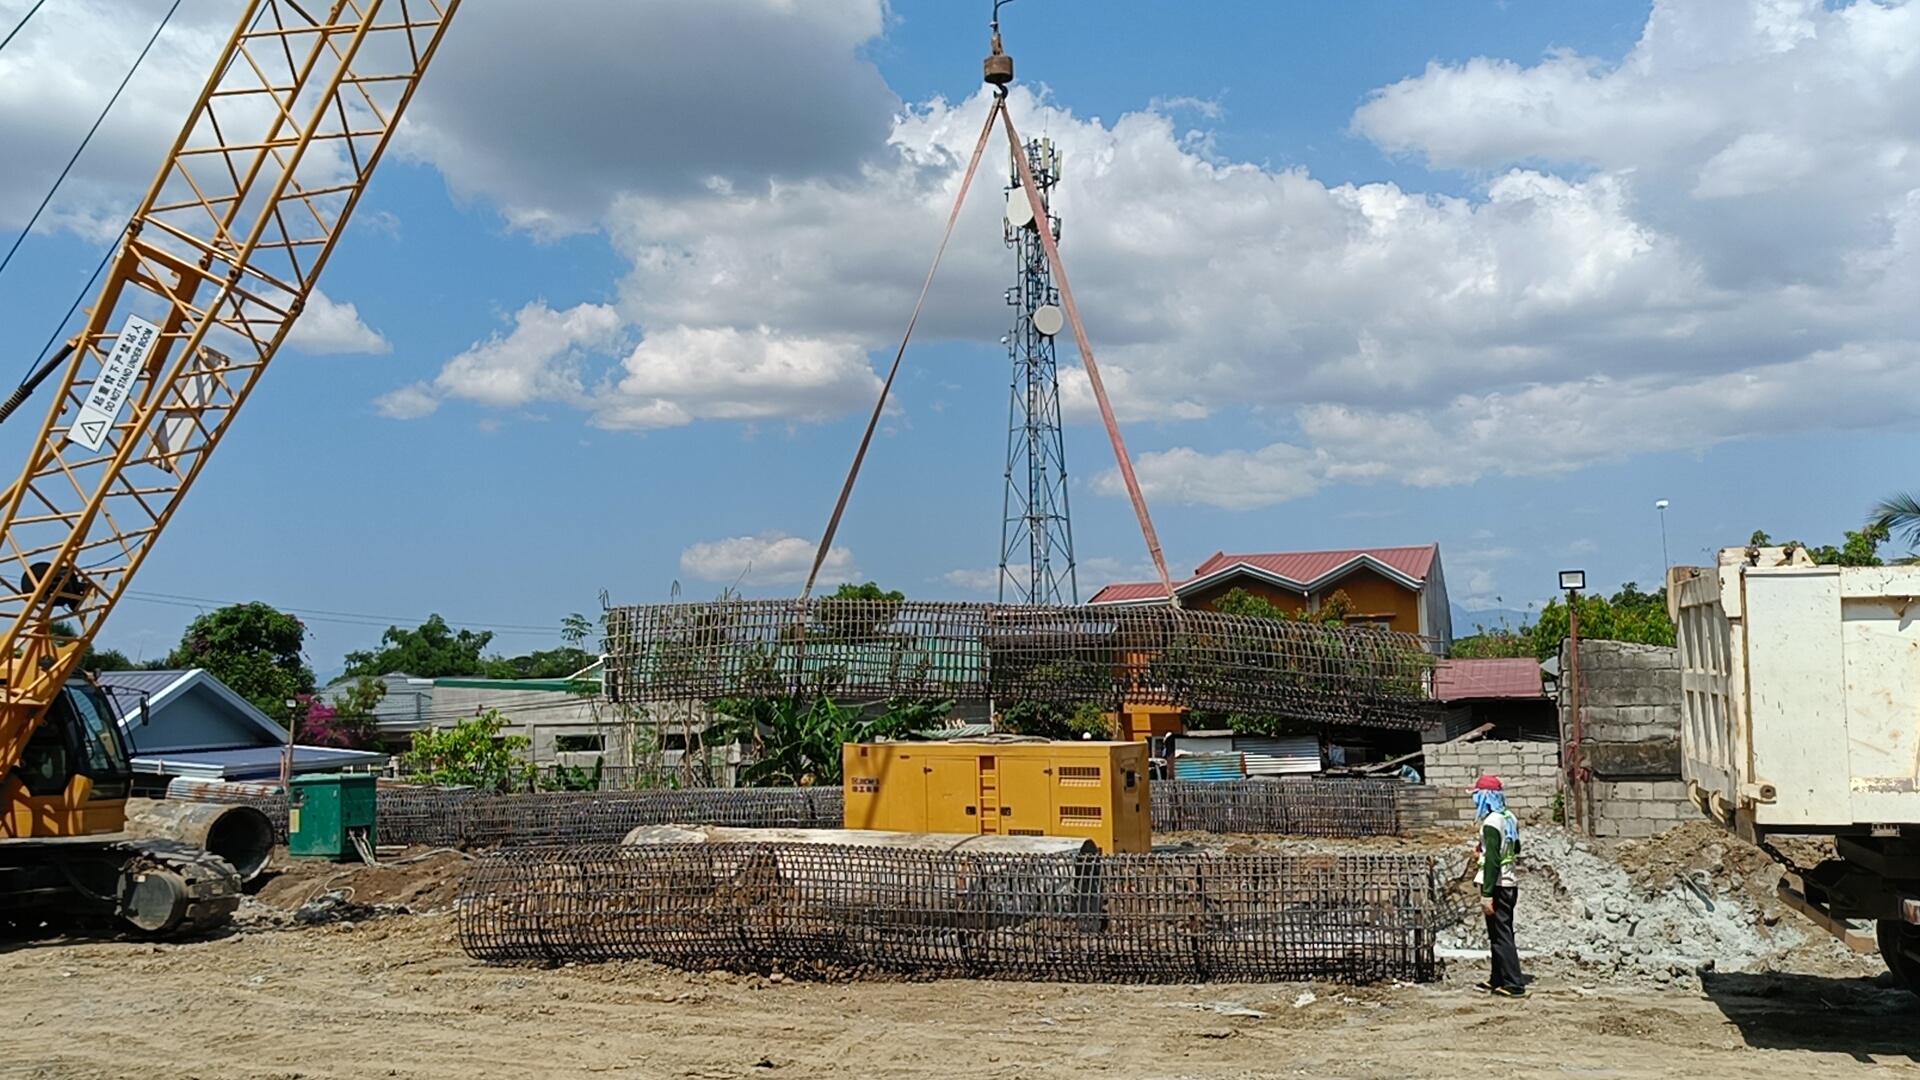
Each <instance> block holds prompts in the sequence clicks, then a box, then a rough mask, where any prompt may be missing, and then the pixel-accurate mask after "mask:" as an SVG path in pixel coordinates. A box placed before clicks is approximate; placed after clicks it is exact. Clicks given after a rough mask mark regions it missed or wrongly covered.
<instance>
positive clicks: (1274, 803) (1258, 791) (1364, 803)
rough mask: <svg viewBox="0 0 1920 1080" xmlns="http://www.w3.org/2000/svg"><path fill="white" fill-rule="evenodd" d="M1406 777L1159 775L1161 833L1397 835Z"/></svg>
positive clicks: (1157, 824)
mask: <svg viewBox="0 0 1920 1080" xmlns="http://www.w3.org/2000/svg"><path fill="white" fill-rule="evenodd" d="M1402 786H1403V785H1402V783H1401V781H1398V780H1372V779H1357V778H1356V779H1337V780H1308V779H1283V780H1244V781H1221V782H1209V781H1200V780H1155V781H1154V782H1153V785H1152V788H1151V790H1150V792H1149V797H1150V798H1151V800H1152V808H1153V827H1154V830H1155V831H1156V832H1212V833H1274V834H1278V835H1282V836H1318V837H1330V838H1345V837H1361V836H1398V835H1399V834H1400V831H1401V822H1400V792H1401V788H1402Z"/></svg>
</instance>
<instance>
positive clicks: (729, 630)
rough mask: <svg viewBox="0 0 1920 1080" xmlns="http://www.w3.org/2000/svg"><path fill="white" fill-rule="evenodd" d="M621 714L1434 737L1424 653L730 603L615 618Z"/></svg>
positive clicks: (1222, 626) (1004, 614)
mask: <svg viewBox="0 0 1920 1080" xmlns="http://www.w3.org/2000/svg"><path fill="white" fill-rule="evenodd" d="M606 625H607V633H606V649H607V657H606V687H607V694H608V697H609V698H610V699H611V700H612V701H614V702H616V703H627V704H646V703H649V702H669V701H708V700H712V699H716V698H724V697H735V696H741V695H790V694H803V695H810V694H818V693H826V694H835V693H838V694H852V695H856V696H859V697H863V698H869V697H870V698H885V697H922V698H947V697H951V698H961V699H969V700H980V699H988V698H991V699H993V700H995V701H1001V702H1015V701H1033V702H1043V703H1049V704H1063V705H1070V704H1077V703H1080V702H1096V703H1113V702H1118V701H1121V700H1123V699H1124V700H1126V701H1128V702H1133V703H1158V704H1171V705H1183V706H1186V707H1188V708H1192V709H1205V710H1215V711H1222V712H1243V713H1254V714H1258V715H1263V716H1278V717H1289V718H1295V719H1301V720H1308V721H1315V722H1324V723H1340V724H1359V725H1366V726H1372V727H1387V728H1419V727H1424V726H1427V725H1428V723H1429V722H1430V720H1431V719H1432V716H1433V713H1432V709H1433V707H1434V703H1433V702H1432V701H1430V700H1428V693H1427V684H1428V683H1429V681H1430V679H1429V677H1428V676H1429V672H1430V670H1431V668H1432V663H1433V657H1432V654H1431V653H1430V652H1429V651H1428V650H1427V649H1426V648H1425V644H1424V639H1422V638H1419V637H1415V636H1413V635H1410V634H1400V633H1393V632H1390V631H1386V630H1379V629H1373V628H1366V627H1343V626H1324V625H1320V624H1316V623H1307V622H1293V621H1289V620H1284V619H1263V618H1249V617H1244V616H1234V615H1222V614H1219V613H1217V612H1211V611H1189V610H1185V609H1181V608H1167V607H1143V608H1123V607H1088V606H1082V607H1014V606H1003V605H995V604H963V603H930V602H923V601H912V600H909V601H887V600H832V599H825V600H811V601H809V602H807V603H806V604H804V605H802V604H800V603H799V602H798V601H785V600H727V601H718V602H713V603H701V604H651V605H641V606H633V607H618V608H613V609H611V610H609V611H608V613H607V624H606Z"/></svg>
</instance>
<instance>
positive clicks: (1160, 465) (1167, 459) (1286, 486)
mask: <svg viewBox="0 0 1920 1080" xmlns="http://www.w3.org/2000/svg"><path fill="white" fill-rule="evenodd" d="M1325 468H1326V466H1325V463H1324V462H1323V461H1321V460H1320V459H1319V458H1318V456H1317V455H1315V454H1314V453H1313V452H1312V451H1310V450H1304V449H1301V448H1300V447H1297V446H1289V445H1287V444H1285V443H1275V444H1273V445H1272V446H1268V447H1265V448H1263V449H1260V450H1255V451H1246V450H1229V451H1227V452H1225V453H1222V454H1203V453H1201V452H1200V451H1198V450H1194V449H1192V448H1191V447H1184V446H1182V447H1175V448H1174V449H1172V450H1166V451H1159V452H1154V453H1147V454H1142V455H1140V456H1139V458H1138V460H1136V461H1135V462H1134V473H1135V475H1136V476H1137V477H1138V478H1139V480H1140V489H1141V491H1142V492H1144V493H1145V494H1146V496H1147V498H1148V499H1149V500H1152V501H1155V502H1171V503H1186V504H1190V505H1191V504H1204V505H1207V506H1218V507H1221V508H1222V509H1226V510H1252V509H1255V508H1256V507H1262V506H1272V505H1274V504H1275V503H1283V502H1286V501H1288V500H1289V499H1298V498H1301V497H1303V496H1307V495H1312V494H1313V493H1314V492H1316V491H1319V490H1320V478H1321V476H1322V475H1323V473H1324V471H1325ZM1094 490H1096V491H1098V492H1100V493H1101V494H1102V495H1125V494H1126V485H1125V482H1124V481H1122V480H1121V478H1120V471H1119V470H1118V469H1108V470H1107V471H1106V472H1104V473H1101V474H1100V476H1099V478H1098V479H1097V480H1096V481H1095V482H1094Z"/></svg>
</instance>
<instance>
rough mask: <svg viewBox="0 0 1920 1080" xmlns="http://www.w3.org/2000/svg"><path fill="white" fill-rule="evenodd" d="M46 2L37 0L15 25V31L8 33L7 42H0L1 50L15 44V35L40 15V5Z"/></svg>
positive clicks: (45, 0)
mask: <svg viewBox="0 0 1920 1080" xmlns="http://www.w3.org/2000/svg"><path fill="white" fill-rule="evenodd" d="M46 2H47V0H36V2H35V3H34V5H33V6H32V7H30V8H28V9H27V13H26V14H25V15H22V16H20V21H19V22H17V23H15V24H14V27H13V29H11V30H9V31H7V37H6V40H4V41H0V49H4V48H6V47H7V46H9V45H11V44H13V36H14V35H15V34H18V33H19V32H20V30H21V29H22V28H23V27H25V26H26V25H27V21H28V20H30V19H32V18H33V17H34V16H35V15H37V14H39V12H40V5H41V4H44V3H46Z"/></svg>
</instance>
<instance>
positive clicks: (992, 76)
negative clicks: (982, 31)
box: [981, 31, 1013, 86]
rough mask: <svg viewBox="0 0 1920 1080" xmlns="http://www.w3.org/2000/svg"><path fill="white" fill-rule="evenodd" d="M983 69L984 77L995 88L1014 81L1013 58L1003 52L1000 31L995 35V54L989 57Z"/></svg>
mask: <svg viewBox="0 0 1920 1080" xmlns="http://www.w3.org/2000/svg"><path fill="white" fill-rule="evenodd" d="M981 68H982V69H983V71H984V74H983V76H982V77H983V78H985V79H986V80H987V82H988V83H990V84H992V85H994V86H1005V85H1007V84H1008V83H1010V82H1012V81H1013V57H1011V56H1008V55H1007V54H1006V53H1005V52H1003V51H1002V50H1001V48H1000V34H999V32H998V31H995V32H994V35H993V52H992V53H991V54H989V55H988V56H987V59H986V61H985V62H984V63H982V64H981Z"/></svg>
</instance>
